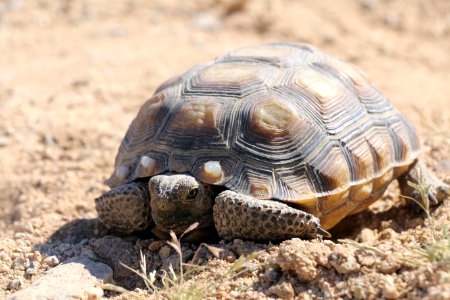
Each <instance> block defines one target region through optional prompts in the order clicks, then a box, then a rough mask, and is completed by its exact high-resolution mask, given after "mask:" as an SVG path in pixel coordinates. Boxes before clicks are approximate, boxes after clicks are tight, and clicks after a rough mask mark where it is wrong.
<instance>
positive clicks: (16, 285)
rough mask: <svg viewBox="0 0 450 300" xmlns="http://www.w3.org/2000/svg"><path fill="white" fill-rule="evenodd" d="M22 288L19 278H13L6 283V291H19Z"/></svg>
mask: <svg viewBox="0 0 450 300" xmlns="http://www.w3.org/2000/svg"><path fill="white" fill-rule="evenodd" d="M22 286H23V280H22V279H21V278H15V279H13V280H11V281H10V282H9V283H8V286H7V287H6V289H8V290H19V289H20V288H21V287H22Z"/></svg>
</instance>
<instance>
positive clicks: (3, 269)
mask: <svg viewBox="0 0 450 300" xmlns="http://www.w3.org/2000/svg"><path fill="white" fill-rule="evenodd" d="M8 271H9V267H8V266H7V265H5V264H3V263H0V273H6V272H8Z"/></svg>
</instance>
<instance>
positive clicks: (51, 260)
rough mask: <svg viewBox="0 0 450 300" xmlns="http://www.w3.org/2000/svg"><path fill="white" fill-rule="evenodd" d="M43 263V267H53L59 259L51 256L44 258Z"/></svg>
mask: <svg viewBox="0 0 450 300" xmlns="http://www.w3.org/2000/svg"><path fill="white" fill-rule="evenodd" d="M43 263H44V265H47V266H50V267H54V266H56V265H58V264H59V259H58V258H57V257H56V256H55V255H52V256H49V257H46V258H45V259H44V261H43Z"/></svg>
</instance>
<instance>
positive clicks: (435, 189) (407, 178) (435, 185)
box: [398, 162, 450, 204]
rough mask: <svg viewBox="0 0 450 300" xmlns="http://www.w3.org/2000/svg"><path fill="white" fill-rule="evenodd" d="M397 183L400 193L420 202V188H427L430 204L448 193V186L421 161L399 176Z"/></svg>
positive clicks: (445, 196) (441, 199)
mask: <svg viewBox="0 0 450 300" xmlns="http://www.w3.org/2000/svg"><path fill="white" fill-rule="evenodd" d="M408 182H409V183H408ZM398 183H399V186H400V190H401V193H402V195H404V196H406V197H410V198H414V199H416V200H417V201H420V202H422V195H421V194H420V189H426V188H428V199H429V200H430V201H431V203H432V204H437V203H438V202H440V201H443V200H444V199H445V198H447V197H448V196H449V195H450V189H449V187H448V186H447V185H446V184H445V183H444V182H442V180H440V179H439V178H437V177H436V175H434V174H433V172H431V171H430V170H429V169H428V168H427V167H426V166H425V165H424V164H422V163H421V162H418V163H417V164H416V165H415V166H414V167H413V168H412V169H411V170H410V171H409V172H408V173H406V174H404V175H402V176H400V177H399V178H398ZM414 185H416V186H417V188H416V187H414Z"/></svg>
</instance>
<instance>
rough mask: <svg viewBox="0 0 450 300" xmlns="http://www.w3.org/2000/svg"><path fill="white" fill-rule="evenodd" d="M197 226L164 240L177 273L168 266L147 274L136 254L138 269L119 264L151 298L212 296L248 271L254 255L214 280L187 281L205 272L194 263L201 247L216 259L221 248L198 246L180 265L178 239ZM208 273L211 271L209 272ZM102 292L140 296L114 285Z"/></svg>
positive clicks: (181, 299) (176, 299)
mask: <svg viewBox="0 0 450 300" xmlns="http://www.w3.org/2000/svg"><path fill="white" fill-rule="evenodd" d="M197 226H198V223H194V224H192V225H191V226H190V227H189V228H188V229H186V231H185V232H183V233H182V234H181V235H180V237H179V238H178V237H177V236H176V235H175V233H174V232H170V237H171V240H170V241H167V244H168V245H169V246H171V247H172V248H173V249H174V250H175V251H176V252H177V253H178V256H179V272H178V273H177V272H175V270H174V268H173V266H172V265H170V266H169V271H168V272H167V271H164V270H163V271H161V273H160V274H157V271H156V270H152V271H150V272H148V271H147V263H146V257H145V255H144V254H143V253H142V251H141V252H140V266H139V270H134V269H132V268H130V267H129V266H127V265H124V264H122V265H123V266H124V267H126V268H127V269H129V270H130V271H132V272H134V273H135V274H137V275H138V276H139V277H141V278H142V280H143V281H144V283H145V285H146V287H147V289H148V291H149V292H150V294H151V296H152V298H154V299H171V300H172V299H173V300H196V299H204V298H205V297H207V296H208V295H212V294H214V291H215V290H216V288H217V287H218V286H219V285H220V284H223V283H224V282H226V281H229V280H232V279H234V278H236V277H238V276H240V275H241V274H243V273H245V272H247V271H250V270H251V266H250V265H249V264H247V262H248V261H249V260H250V259H253V258H255V257H256V255H257V253H252V254H250V255H249V256H247V257H244V256H242V257H240V258H239V259H237V260H236V261H235V262H234V263H233V265H232V266H231V267H230V268H229V269H228V271H227V272H226V273H224V274H220V275H218V276H216V277H213V278H210V280H208V281H207V282H205V281H201V280H200V281H196V280H190V279H191V278H192V276H193V275H194V274H198V273H199V272H201V271H202V270H205V269H206V268H207V266H200V265H196V264H194V262H195V260H196V258H197V257H198V254H199V252H200V250H201V248H202V247H205V248H207V249H208V251H209V252H211V254H213V255H214V256H215V257H219V255H220V253H221V252H222V249H220V248H217V247H214V246H210V245H207V244H205V243H202V244H200V246H199V247H198V248H197V251H196V252H195V254H194V256H193V258H192V260H191V261H190V262H189V263H184V262H183V251H182V246H181V240H182V238H183V236H185V235H186V234H187V233H189V232H191V231H193V230H195V229H196V228H197ZM210 273H212V272H210ZM103 288H104V289H108V290H111V291H114V292H118V293H124V294H126V296H127V297H128V296H130V297H133V298H135V299H141V297H140V296H136V295H131V294H130V292H129V291H128V290H126V289H123V288H121V287H118V286H115V285H111V284H109V285H104V286H103Z"/></svg>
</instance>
